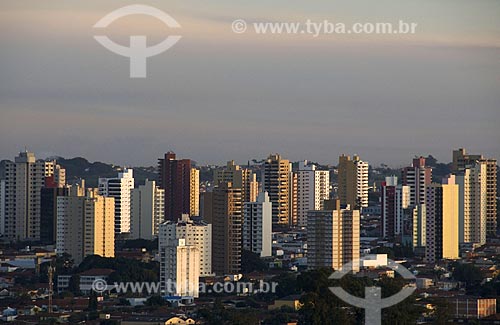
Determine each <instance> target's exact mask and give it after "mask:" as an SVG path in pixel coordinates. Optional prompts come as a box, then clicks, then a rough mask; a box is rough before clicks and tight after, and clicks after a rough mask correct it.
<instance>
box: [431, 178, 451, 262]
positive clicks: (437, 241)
mask: <svg viewBox="0 0 500 325" xmlns="http://www.w3.org/2000/svg"><path fill="white" fill-rule="evenodd" d="M426 190H427V193H426V194H427V195H426V202H425V205H426V208H425V210H426V213H425V215H426V236H425V237H426V238H425V239H426V243H425V261H426V262H427V263H435V262H436V261H437V260H440V259H458V258H459V254H458V252H459V240H458V236H459V231H458V225H459V217H458V211H459V208H458V202H459V199H458V185H457V184H456V183H455V176H454V175H451V176H449V177H448V178H445V179H443V183H442V184H436V183H433V184H430V185H428V186H427V189H426Z"/></svg>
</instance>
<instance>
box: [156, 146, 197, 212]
mask: <svg viewBox="0 0 500 325" xmlns="http://www.w3.org/2000/svg"><path fill="white" fill-rule="evenodd" d="M192 169H193V168H192V161H191V160H190V159H181V160H178V159H176V155H175V153H174V152H172V151H169V152H167V153H166V154H165V156H164V158H160V159H158V186H159V187H160V188H161V189H164V190H165V203H164V209H165V220H170V221H177V219H179V218H181V217H182V215H183V214H191V215H197V214H199V172H197V171H193V170H192Z"/></svg>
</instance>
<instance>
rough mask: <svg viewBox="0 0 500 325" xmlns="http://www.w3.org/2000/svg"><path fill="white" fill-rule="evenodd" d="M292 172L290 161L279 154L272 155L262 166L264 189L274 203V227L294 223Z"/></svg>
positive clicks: (287, 225)
mask: <svg viewBox="0 0 500 325" xmlns="http://www.w3.org/2000/svg"><path fill="white" fill-rule="evenodd" d="M291 172H292V166H291V164H290V161H288V160H286V159H283V158H281V156H280V155H278V154H273V155H270V156H269V157H268V158H267V159H266V161H265V162H264V165H263V168H262V189H263V191H264V192H267V193H268V195H269V198H270V200H271V202H272V205H273V227H289V226H290V225H291V223H292V220H291V219H292V218H293V215H292V214H293V209H291V207H290V205H291V203H293V201H292V198H291V194H293V192H292V188H293V187H292V186H291V180H292V178H291Z"/></svg>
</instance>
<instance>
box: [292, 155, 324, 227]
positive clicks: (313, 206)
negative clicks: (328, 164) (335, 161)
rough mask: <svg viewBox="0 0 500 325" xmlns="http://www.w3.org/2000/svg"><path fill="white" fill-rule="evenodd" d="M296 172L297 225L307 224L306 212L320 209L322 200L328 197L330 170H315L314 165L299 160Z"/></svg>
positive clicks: (303, 225) (304, 225)
mask: <svg viewBox="0 0 500 325" xmlns="http://www.w3.org/2000/svg"><path fill="white" fill-rule="evenodd" d="M295 173H296V174H297V218H298V226H299V227H306V226H307V212H308V211H309V210H322V209H323V201H324V200H328V199H329V198H330V172H329V171H328V170H317V169H316V166H315V165H309V166H308V165H307V160H306V161H301V162H299V169H298V170H297V171H296V172H295Z"/></svg>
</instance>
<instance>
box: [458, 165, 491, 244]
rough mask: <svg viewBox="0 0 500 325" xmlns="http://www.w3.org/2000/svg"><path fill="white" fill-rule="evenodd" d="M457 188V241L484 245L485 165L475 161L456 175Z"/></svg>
mask: <svg viewBox="0 0 500 325" xmlns="http://www.w3.org/2000/svg"><path fill="white" fill-rule="evenodd" d="M456 181H457V184H458V187H459V194H458V198H459V220H460V223H459V228H458V229H459V241H460V243H476V244H480V245H484V244H486V226H487V214H486V212H487V210H486V208H487V164H486V162H485V161H477V162H476V163H475V164H473V165H468V166H467V167H465V168H463V169H462V171H459V172H458V173H457V175H456Z"/></svg>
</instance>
